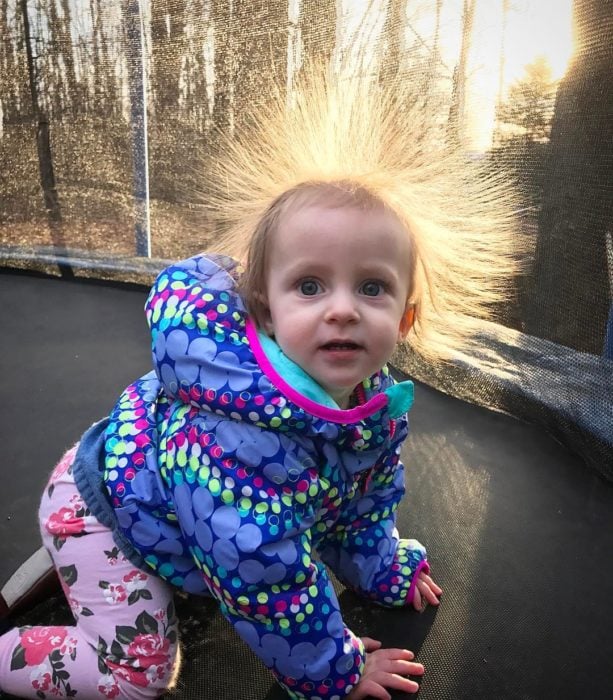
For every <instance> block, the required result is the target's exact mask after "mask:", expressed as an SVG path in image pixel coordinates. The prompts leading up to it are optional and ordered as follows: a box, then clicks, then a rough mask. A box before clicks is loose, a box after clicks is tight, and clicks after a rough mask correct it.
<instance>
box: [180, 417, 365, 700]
mask: <svg viewBox="0 0 613 700" xmlns="http://www.w3.org/2000/svg"><path fill="white" fill-rule="evenodd" d="M215 421H216V419H215V418H214V417H213V418H209V419H208V420H207V421H206V422H207V424H208V427H207V429H206V430H204V431H201V430H200V429H198V426H197V425H194V426H193V427H195V428H196V431H197V432H196V433H192V439H193V440H195V441H200V442H201V443H202V444H203V445H206V444H207V443H208V449H207V451H206V457H205V456H204V455H203V456H202V457H201V458H200V459H199V462H200V463H201V464H203V465H204V466H202V467H200V469H199V471H198V475H197V478H195V479H191V478H190V479H191V483H190V479H185V480H178V483H175V486H174V494H173V495H174V500H175V506H176V512H177V516H178V517H179V521H180V523H181V527H182V530H183V532H184V535H185V537H186V539H187V541H188V543H189V545H190V549H191V551H192V552H193V554H194V557H195V559H197V561H198V564H199V567H200V568H201V571H202V573H203V575H204V578H205V580H206V583H207V586H208V588H209V589H210V591H211V593H212V594H213V595H214V596H215V597H216V599H217V600H218V601H219V603H220V607H221V611H222V613H223V614H224V616H225V617H226V618H227V619H228V621H229V622H230V623H231V624H232V625H233V626H234V629H235V630H236V632H237V633H238V634H239V635H240V636H241V637H242V639H243V640H244V641H245V642H246V643H247V644H248V645H249V646H250V647H251V648H252V650H253V651H254V652H255V653H256V654H257V655H258V656H259V658H260V659H261V660H262V661H263V662H264V663H265V664H266V666H268V667H269V668H270V669H271V670H272V672H273V674H274V675H275V677H276V679H277V680H278V682H279V683H280V684H281V685H282V686H284V688H285V689H286V691H287V692H288V693H289V695H290V697H291V698H294V699H296V700H298V699H300V700H303V699H304V700H306V699H310V698H321V699H322V700H340V698H343V697H344V696H346V695H347V694H348V693H349V692H350V691H351V689H352V688H353V687H354V686H355V684H356V683H357V682H358V681H359V679H360V675H361V673H362V669H363V666H364V658H365V653H364V646H363V643H362V641H361V640H360V639H359V638H358V637H356V636H355V635H354V634H353V633H352V632H351V631H350V630H349V629H348V628H347V627H346V626H345V624H344V622H343V619H342V616H341V613H340V609H339V604H338V601H337V598H336V594H335V591H334V588H333V586H332V584H331V582H330V580H329V577H328V575H327V573H326V569H325V567H324V566H323V564H321V563H320V562H316V561H314V560H313V558H312V556H311V554H312V550H311V544H312V543H311V528H312V526H313V524H314V522H315V515H314V512H313V509H312V506H311V505H310V504H311V502H312V500H313V499H316V497H317V493H316V492H317V490H318V488H319V476H318V472H317V469H316V468H315V466H313V467H312V468H303V469H302V471H301V472H300V474H299V476H298V477H297V478H295V479H293V480H290V479H286V480H283V475H282V470H283V469H284V468H285V466H286V465H287V464H288V460H292V459H294V462H293V464H294V465H295V466H296V469H298V468H299V467H300V466H301V465H304V463H305V459H304V457H303V456H301V455H298V454H295V455H294V456H293V457H292V455H285V458H284V460H283V461H281V460H280V459H279V457H278V456H273V453H275V455H277V453H276V449H277V444H278V438H277V437H276V436H275V435H271V434H266V432H265V431H262V433H260V434H258V428H256V427H255V426H253V425H250V424H244V423H242V424H238V425H237V424H235V423H234V422H233V421H227V420H221V421H219V422H218V423H217V425H215ZM237 430H238V433H237ZM267 440H269V441H270V442H267ZM275 441H277V444H273V443H274V442H275ZM296 449H299V448H296ZM311 464H312V461H311ZM294 473H296V472H294ZM280 482H283V483H282V485H281V483H280Z"/></svg>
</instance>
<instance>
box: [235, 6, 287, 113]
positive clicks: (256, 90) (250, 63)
mask: <svg viewBox="0 0 613 700" xmlns="http://www.w3.org/2000/svg"><path fill="white" fill-rule="evenodd" d="M233 5H234V7H235V8H236V27H237V37H238V42H237V47H236V49H237V51H236V61H237V63H236V81H235V91H234V121H235V124H236V126H241V125H242V124H244V123H245V120H246V115H247V113H248V111H249V110H250V109H251V108H252V107H253V106H257V105H258V104H261V103H262V102H266V101H267V100H268V98H269V95H270V94H271V91H272V90H275V91H280V92H281V94H284V92H285V89H286V85H287V45H288V38H289V18H288V3H287V0H258V2H254V1H253V0H234V3H233Z"/></svg>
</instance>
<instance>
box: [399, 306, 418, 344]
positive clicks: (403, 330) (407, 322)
mask: <svg viewBox="0 0 613 700" xmlns="http://www.w3.org/2000/svg"><path fill="white" fill-rule="evenodd" d="M414 323H415V304H407V308H406V309H405V311H404V314H403V315H402V318H401V319H400V325H399V326H398V340H399V341H401V340H404V339H405V338H406V336H407V334H408V332H409V331H410V330H411V328H413V324H414Z"/></svg>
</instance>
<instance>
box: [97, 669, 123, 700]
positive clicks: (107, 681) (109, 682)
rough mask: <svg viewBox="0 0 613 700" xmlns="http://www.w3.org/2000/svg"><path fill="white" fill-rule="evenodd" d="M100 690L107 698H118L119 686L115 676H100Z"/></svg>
mask: <svg viewBox="0 0 613 700" xmlns="http://www.w3.org/2000/svg"><path fill="white" fill-rule="evenodd" d="M98 692H99V693H101V694H102V695H104V697H106V698H116V697H117V696H118V695H119V686H118V685H117V683H115V679H114V678H113V676H110V675H109V676H100V678H99V679H98Z"/></svg>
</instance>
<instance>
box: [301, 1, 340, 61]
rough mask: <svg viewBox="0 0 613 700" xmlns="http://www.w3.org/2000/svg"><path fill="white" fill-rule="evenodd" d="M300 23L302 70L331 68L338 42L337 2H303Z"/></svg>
mask: <svg viewBox="0 0 613 700" xmlns="http://www.w3.org/2000/svg"><path fill="white" fill-rule="evenodd" d="M299 23H300V38H301V40H302V52H301V64H302V68H303V69H304V68H307V67H308V66H309V64H312V65H325V66H329V65H330V60H331V59H332V53H333V52H334V45H335V41H336V0H302V3H301V6H300V20H299Z"/></svg>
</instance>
